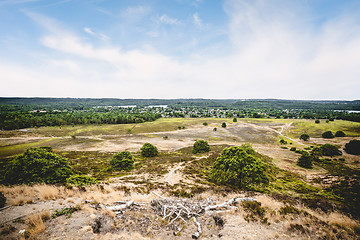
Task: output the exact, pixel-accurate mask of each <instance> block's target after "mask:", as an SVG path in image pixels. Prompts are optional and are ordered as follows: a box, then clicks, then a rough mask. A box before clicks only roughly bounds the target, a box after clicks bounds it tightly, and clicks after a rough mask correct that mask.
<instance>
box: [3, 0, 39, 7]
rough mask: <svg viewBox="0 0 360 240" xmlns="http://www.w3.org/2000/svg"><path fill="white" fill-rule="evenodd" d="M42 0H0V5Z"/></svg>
mask: <svg viewBox="0 0 360 240" xmlns="http://www.w3.org/2000/svg"><path fill="white" fill-rule="evenodd" d="M39 1H42V0H3V1H0V6H1V5H9V4H11V5H15V4H22V3H31V2H39Z"/></svg>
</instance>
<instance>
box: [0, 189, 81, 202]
mask: <svg viewBox="0 0 360 240" xmlns="http://www.w3.org/2000/svg"><path fill="white" fill-rule="evenodd" d="M0 191H1V192H2V193H3V194H4V195H5V197H6V200H7V204H10V205H13V206H18V205H22V204H25V203H34V202H37V201H46V200H55V199H59V198H68V197H73V196H79V195H80V193H79V191H76V190H70V189H66V188H64V187H62V186H60V187H57V186H54V185H46V184H37V185H33V186H28V185H18V186H12V187H6V186H0Z"/></svg>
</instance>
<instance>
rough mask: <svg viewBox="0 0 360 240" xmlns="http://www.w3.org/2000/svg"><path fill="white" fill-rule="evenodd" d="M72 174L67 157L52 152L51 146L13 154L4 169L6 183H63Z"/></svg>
mask: <svg viewBox="0 0 360 240" xmlns="http://www.w3.org/2000/svg"><path fill="white" fill-rule="evenodd" d="M72 174H73V171H72V169H71V167H70V165H69V162H68V161H67V159H65V158H63V157H62V156H60V155H57V154H55V153H53V152H52V149H51V147H38V148H29V149H27V150H26V151H25V152H24V153H23V154H20V155H18V156H15V157H14V158H13V159H12V160H11V161H10V163H9V165H8V166H7V168H6V171H5V177H4V179H5V182H6V183H8V184H23V183H24V184H30V183H38V182H40V183H41V182H43V183H50V184H53V183H65V182H66V179H67V178H68V177H70V176H71V175H72Z"/></svg>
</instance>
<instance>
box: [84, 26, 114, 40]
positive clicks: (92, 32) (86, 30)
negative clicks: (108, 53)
mask: <svg viewBox="0 0 360 240" xmlns="http://www.w3.org/2000/svg"><path fill="white" fill-rule="evenodd" d="M83 30H84V32H86V33H88V34H90V35H92V36H94V37H97V38H99V39H101V40H103V41H109V40H110V38H109V37H108V36H107V35H105V34H103V33H95V32H94V31H93V30H91V28H88V27H84V28H83Z"/></svg>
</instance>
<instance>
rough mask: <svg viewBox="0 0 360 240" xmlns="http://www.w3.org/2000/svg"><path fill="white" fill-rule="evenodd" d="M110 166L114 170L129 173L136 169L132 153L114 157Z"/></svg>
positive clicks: (121, 153)
mask: <svg viewBox="0 0 360 240" xmlns="http://www.w3.org/2000/svg"><path fill="white" fill-rule="evenodd" d="M110 165H111V167H112V168H114V169H117V170H125V171H127V170H131V169H133V168H134V159H133V156H132V155H131V153H130V152H128V151H123V152H119V153H116V154H115V155H114V156H113V158H112V159H111V160H110Z"/></svg>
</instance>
